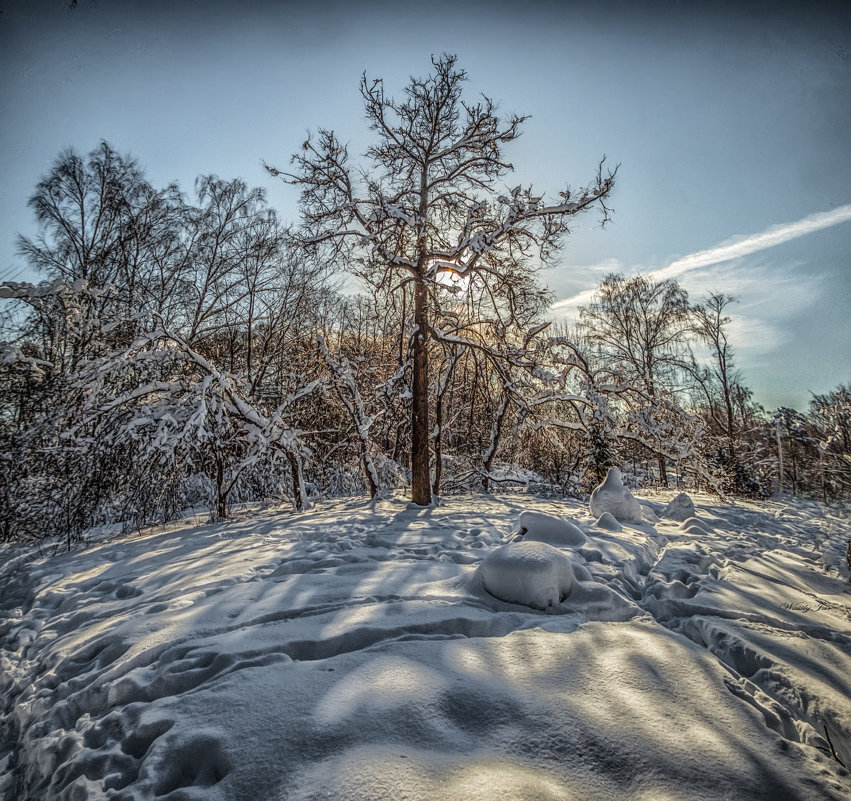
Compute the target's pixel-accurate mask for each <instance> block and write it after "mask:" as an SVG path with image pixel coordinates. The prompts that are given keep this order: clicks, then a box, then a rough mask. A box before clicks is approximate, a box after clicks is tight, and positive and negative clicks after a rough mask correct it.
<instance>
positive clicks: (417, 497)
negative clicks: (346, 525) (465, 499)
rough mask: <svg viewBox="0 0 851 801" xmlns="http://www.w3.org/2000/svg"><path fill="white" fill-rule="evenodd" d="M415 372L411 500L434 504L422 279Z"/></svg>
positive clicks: (417, 307)
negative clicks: (432, 501) (432, 499)
mask: <svg viewBox="0 0 851 801" xmlns="http://www.w3.org/2000/svg"><path fill="white" fill-rule="evenodd" d="M414 325H415V334H414V348H413V350H414V375H413V387H412V392H413V399H412V400H411V500H412V501H413V502H414V503H416V504H419V505H420V506H428V505H429V504H430V503H431V476H430V473H431V471H430V469H429V468H430V465H429V461H430V460H429V437H428V433H429V432H428V351H427V346H426V342H427V335H428V287H427V286H426V284H425V283H422V282H420V281H418V282H417V283H416V284H415V288H414Z"/></svg>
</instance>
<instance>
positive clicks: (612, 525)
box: [595, 512, 623, 531]
mask: <svg viewBox="0 0 851 801" xmlns="http://www.w3.org/2000/svg"><path fill="white" fill-rule="evenodd" d="M595 525H596V526H597V528H602V529H605V530H606V531H623V526H622V525H621V524H620V523H618V521H617V518H616V517H615V516H614V515H613V514H612V513H611V512H603V514H601V515H600V516H599V517H598V518H597V522H596V523H595Z"/></svg>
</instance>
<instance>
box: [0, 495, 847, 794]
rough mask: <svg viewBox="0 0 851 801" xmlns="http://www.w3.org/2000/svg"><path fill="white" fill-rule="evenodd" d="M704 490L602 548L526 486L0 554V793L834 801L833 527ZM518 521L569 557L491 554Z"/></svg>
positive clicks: (838, 724)
mask: <svg viewBox="0 0 851 801" xmlns="http://www.w3.org/2000/svg"><path fill="white" fill-rule="evenodd" d="M672 497H673V493H667V494H663V495H653V496H651V497H650V498H642V499H641V500H642V502H643V503H642V505H643V506H644V508H649V509H652V508H660V509H661V508H663V506H664V504H665V503H667V501H669V500H670V499H671V498H672ZM692 498H693V501H694V504H695V514H694V515H693V516H692V517H690V518H688V519H687V520H685V521H683V522H682V524H681V523H680V522H679V521H676V520H672V519H670V518H663V519H661V520H660V521H659V522H658V523H656V524H651V523H648V522H643V523H641V524H639V525H626V526H623V527H622V528H620V530H615V529H613V528H612V527H611V526H610V521H609V518H607V517H606V513H608V514H611V512H610V511H609V510H606V511H605V512H604V513H600V514H597V513H596V512H592V514H593V515H594V517H596V518H599V519H598V521H597V524H595V523H594V517H590V516H589V515H588V507H587V505H585V504H582V503H580V502H578V501H572V500H569V499H566V500H553V499H544V498H535V497H533V496H532V495H530V494H529V493H528V492H526V491H521V490H518V491H516V492H513V491H512V492H502V493H499V494H496V495H487V496H485V495H473V496H459V497H450V498H448V499H446V498H445V499H443V500H441V502H440V503H438V504H434V505H432V506H429V507H425V508H423V507H416V506H414V505H411V504H408V503H407V501H406V500H405V499H403V498H401V497H396V498H384V499H381V500H378V501H367V500H361V499H355V500H353V499H346V500H337V501H326V502H323V503H321V504H318V505H317V506H316V507H314V508H312V509H310V510H307V511H302V512H285V511H281V510H272V509H265V510H264V509H256V510H254V511H253V512H246V513H244V515H243V516H241V517H239V518H237V519H234V520H231V521H229V522H221V523H216V524H204V523H202V522H201V521H200V520H187V521H186V522H184V523H181V524H173V525H169V526H167V527H161V528H157V529H152V530H148V531H145V532H143V534H142V535H118V534H116V533H113V532H110V531H108V530H105V531H102V532H100V533H98V534H97V536H95V535H94V533H93V538H92V541H91V544H90V546H89V547H88V548H86V549H81V550H78V551H75V552H72V553H60V554H56V555H51V554H50V553H49V552H47V551H45V552H43V553H40V552H39V551H38V550H34V549H28V548H23V547H21V546H10V545H5V546H0V799H2V801H13V799H14V801H52V800H53V799H63V801H70V800H71V799H76V800H77V801H94V800H95V799H114V800H117V801H148V800H149V799H155V798H156V799H169V800H170V801H179V800H180V799H202V798H203V799H209V800H210V801H247V800H249V799H250V800H251V801H256V800H257V799H264V801H265V799H270V801H279V800H282V799H295V800H299V799H319V798H329V797H330V798H340V799H364V800H365V799H371V800H375V801H384V799H388V800H389V799H394V800H395V799H399V798H408V799H434V798H439V799H448V800H449V801H454V800H456V799H457V800H458V801H461V799H464V800H466V799H474V798H493V797H496V796H499V797H500V798H507V799H509V798H510V799H563V798H582V799H588V800H589V801H598V800H602V799H612V798H615V799H619V801H620V800H621V799H626V800H627V801H639V799H645V800H646V799H673V798H683V797H684V793H687V796H688V798H689V799H713V800H714V799H718V801H720V799H730V800H732V801H752V799H764V801H773V800H774V799H813V800H815V799H819V801H822V800H823V799H830V800H832V801H840V799H846V798H848V797H849V794H851V777H849V774H848V771H847V770H845V769H844V768H843V767H842V765H841V764H840V760H841V761H842V762H844V764H845V765H851V702H849V698H851V592H849V586H851V585H849V581H848V568H847V566H846V564H845V558H844V554H845V549H846V546H847V542H848V540H849V538H851V514H849V513H848V511H843V510H841V509H838V508H836V507H828V506H825V505H822V504H820V503H815V502H804V501H799V500H794V499H790V498H783V499H781V500H779V501H776V502H765V503H759V504H758V503H752V502H739V503H736V504H720V503H718V502H716V501H714V500H713V499H711V498H709V497H708V496H703V495H697V494H695V495H693V496H692ZM523 513H537V514H541V515H549V516H551V517H552V518H557V519H559V520H562V521H566V520H569V519H572V520H574V521H576V523H575V525H576V526H577V528H579V529H581V530H582V532H583V537H584V541H583V543H582V544H580V545H573V546H567V545H565V546H563V547H555V546H552V545H548V544H547V543H542V542H535V541H530V540H529V539H528V536H527V539H526V540H525V541H519V542H508V541H509V540H510V539H511V538H512V536H513V535H514V533H515V532H516V529H517V521H518V519H520V518H521V515H522V514H523ZM607 521H608V524H607V525H603V523H607ZM618 525H619V524H618ZM506 543H508V544H506ZM492 593H495V594H496V595H501V596H505V597H494V594H492ZM550 603H552V605H550ZM536 606H539V607H541V608H540V609H537V608H534V607H536Z"/></svg>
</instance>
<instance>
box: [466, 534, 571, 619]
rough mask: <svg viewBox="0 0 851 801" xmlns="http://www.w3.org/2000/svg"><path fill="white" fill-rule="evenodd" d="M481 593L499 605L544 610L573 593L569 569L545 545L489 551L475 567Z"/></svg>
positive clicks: (558, 553)
mask: <svg viewBox="0 0 851 801" xmlns="http://www.w3.org/2000/svg"><path fill="white" fill-rule="evenodd" d="M479 571H480V575H481V577H482V584H483V585H484V587H485V589H486V590H487V591H488V592H489V593H490V594H491V595H493V596H494V598H499V599H500V600H501V601H508V602H509V603H514V604H522V605H523V606H530V607H532V608H533V609H541V610H544V611H545V610H548V609H551V608H552V607H554V606H558V604H559V603H561V601H562V599H564V598H565V597H567V596H568V595H569V594H570V591H571V589H573V583H574V578H573V567H572V565H571V563H570V560H569V559H568V558H567V556H565V555H564V554H563V553H562V552H561V551H560V550H559V549H558V548H554V547H553V546H552V545H547V543H545V542H529V541H522V542H510V543H508V544H507V545H503V546H502V547H500V548H497V549H496V550H494V551H491V552H490V553H489V554H488V555H487V556H486V557H485V558H484V560H483V561H482V564H481V565H480V566H479Z"/></svg>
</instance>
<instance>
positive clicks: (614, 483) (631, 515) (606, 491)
mask: <svg viewBox="0 0 851 801" xmlns="http://www.w3.org/2000/svg"><path fill="white" fill-rule="evenodd" d="M606 512H608V513H609V514H610V515H611V516H612V517H614V518H615V519H616V520H618V521H620V522H621V523H641V522H642V520H643V516H642V511H641V504H640V503H639V502H638V501H637V500H636V498H635V496H634V495H633V494H632V493H631V492H630V491H629V490H628V489H627V488H626V487H625V486H624V485H623V481H622V480H621V471H620V469H619V468H617V467H610V468H609V472H608V473H607V474H606V478H605V480H604V481H603V483H602V484H600V486H599V487H597V488H596V489H595V490H594V491H593V492H592V493H591V514H592V515H594V517H600V515H602V514H604V513H606Z"/></svg>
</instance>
